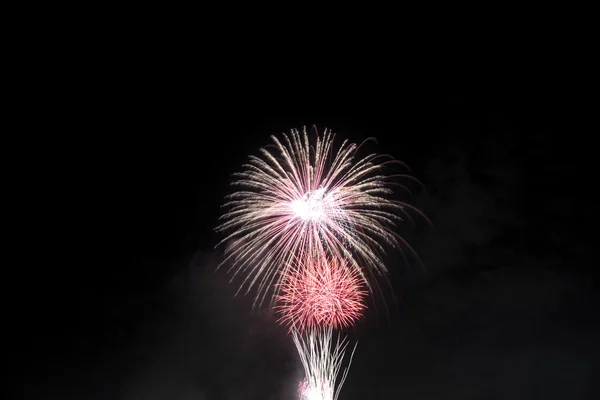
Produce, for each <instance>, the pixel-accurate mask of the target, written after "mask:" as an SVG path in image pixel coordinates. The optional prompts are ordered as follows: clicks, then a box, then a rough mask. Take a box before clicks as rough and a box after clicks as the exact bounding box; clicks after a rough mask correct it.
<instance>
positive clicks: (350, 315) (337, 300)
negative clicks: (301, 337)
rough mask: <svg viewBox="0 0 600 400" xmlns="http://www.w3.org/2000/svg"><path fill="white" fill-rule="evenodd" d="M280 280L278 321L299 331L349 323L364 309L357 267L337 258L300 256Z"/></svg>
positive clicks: (356, 318) (277, 299)
mask: <svg viewBox="0 0 600 400" xmlns="http://www.w3.org/2000/svg"><path fill="white" fill-rule="evenodd" d="M295 265H296V266H295V267H290V268H289V269H288V271H287V273H286V274H285V276H283V277H282V279H281V280H280V284H279V295H278V296H277V298H276V303H275V304H276V305H275V309H276V310H277V311H278V313H279V314H280V315H281V317H280V319H279V322H283V323H286V324H288V325H289V326H290V330H291V329H294V328H295V329H296V330H298V331H300V332H302V331H304V330H306V329H312V328H345V327H348V326H351V325H352V324H354V322H356V321H357V320H358V319H359V318H360V317H361V316H362V312H363V311H364V309H365V303H364V300H365V297H366V296H367V294H368V292H367V291H366V290H364V289H363V287H364V285H363V280H362V278H361V276H360V274H359V273H358V272H357V270H356V269H354V268H352V267H350V266H349V265H348V263H347V262H345V261H339V260H338V259H336V258H319V259H312V260H311V259H309V260H307V261H302V260H300V261H299V262H298V263H297V264H295Z"/></svg>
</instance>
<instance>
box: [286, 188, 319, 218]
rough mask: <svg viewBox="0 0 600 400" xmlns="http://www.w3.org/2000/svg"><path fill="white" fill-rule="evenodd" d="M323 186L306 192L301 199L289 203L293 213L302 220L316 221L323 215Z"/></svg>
mask: <svg viewBox="0 0 600 400" xmlns="http://www.w3.org/2000/svg"><path fill="white" fill-rule="evenodd" d="M324 198H325V188H319V189H317V190H315V191H314V192H312V193H311V192H308V193H306V194H305V195H304V196H302V198H301V199H298V200H294V201H293V202H292V203H291V207H292V210H293V212H294V214H295V215H296V216H297V217H299V218H301V219H302V220H304V221H314V222H318V221H320V220H321V219H322V218H323V217H324V216H325V210H324V207H323V205H324V204H323V203H324V201H323V200H324Z"/></svg>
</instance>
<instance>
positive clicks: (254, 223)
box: [217, 129, 418, 304]
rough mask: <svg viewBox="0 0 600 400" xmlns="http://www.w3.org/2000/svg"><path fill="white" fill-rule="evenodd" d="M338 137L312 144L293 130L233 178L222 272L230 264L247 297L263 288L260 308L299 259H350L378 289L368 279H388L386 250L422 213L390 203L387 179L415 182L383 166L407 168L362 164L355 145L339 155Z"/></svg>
mask: <svg viewBox="0 0 600 400" xmlns="http://www.w3.org/2000/svg"><path fill="white" fill-rule="evenodd" d="M334 138H335V135H334V134H333V133H332V132H331V131H328V130H325V132H324V134H323V135H322V136H321V135H319V134H318V133H317V134H316V136H315V140H313V141H312V142H311V141H310V140H309V138H308V134H307V132H306V129H304V130H303V132H302V134H301V133H300V132H298V131H297V130H292V131H291V134H289V135H286V134H284V135H283V139H282V140H280V139H278V138H277V137H275V136H272V140H273V143H274V144H273V145H271V146H270V148H263V149H261V150H260V151H261V154H262V157H256V156H250V160H249V162H248V163H247V164H245V165H244V171H243V172H240V173H238V174H235V178H236V179H235V180H234V182H233V185H234V186H236V187H237V191H236V192H234V193H232V194H231V195H229V196H228V202H227V203H226V204H225V207H226V208H227V209H228V210H227V212H226V213H225V214H223V216H222V217H221V224H220V225H219V226H218V227H217V231H219V232H227V236H226V237H225V238H224V239H223V240H222V241H221V243H227V247H226V249H225V259H224V260H223V262H222V263H221V265H223V264H225V263H227V264H229V266H230V270H232V271H234V277H235V276H236V275H237V274H241V275H244V278H243V282H242V283H241V285H240V289H239V290H242V288H244V287H245V288H246V293H248V292H249V291H250V290H251V289H252V288H253V287H254V286H255V285H256V286H258V290H257V294H256V297H255V304H256V303H258V302H260V303H262V301H263V300H264V298H265V296H266V295H267V293H268V291H269V288H271V287H273V284H274V283H277V280H278V279H279V277H281V276H285V275H286V274H285V273H283V274H278V273H277V272H282V270H283V272H285V269H286V268H287V266H288V265H290V262H291V261H292V259H293V258H295V257H297V258H304V257H306V255H310V256H311V257H316V258H324V257H327V256H333V257H335V258H339V259H347V260H349V261H348V262H349V263H350V264H351V266H352V267H353V268H355V269H356V270H357V271H359V272H360V274H361V275H362V277H363V279H364V281H365V283H366V284H367V286H368V287H369V289H372V287H371V283H370V280H369V279H367V275H368V274H371V273H373V272H374V271H377V272H378V275H384V274H385V272H387V269H386V267H385V265H384V263H383V261H382V256H383V255H384V254H385V248H384V246H388V247H395V248H398V247H399V245H400V244H405V245H406V243H405V242H404V241H403V239H402V238H401V237H400V236H399V235H397V234H396V233H395V232H394V228H395V225H396V224H397V223H398V222H401V221H404V220H405V219H408V220H409V221H412V219H411V217H410V215H409V213H408V212H407V211H408V210H414V211H417V212H418V210H416V209H415V208H414V207H412V206H410V205H408V204H405V203H402V202H399V201H394V200H391V199H389V198H388V197H389V196H388V195H389V194H391V193H392V191H391V189H390V185H391V184H392V182H389V179H390V178H407V179H413V180H415V179H414V178H412V177H411V176H409V175H406V174H399V175H398V174H397V175H391V176H388V175H384V174H383V167H384V165H386V164H390V163H396V164H400V165H404V164H402V163H401V162H399V161H397V160H389V159H388V160H387V161H384V162H378V160H380V159H381V157H388V158H391V157H389V156H378V155H376V154H370V155H367V156H366V157H363V158H357V157H356V155H357V151H358V149H359V148H360V146H357V145H356V144H354V143H350V142H348V141H344V142H343V143H342V144H341V145H340V146H339V147H338V148H337V150H334V146H333V143H334ZM415 181H416V180H415ZM393 184H394V185H396V186H397V187H400V188H402V189H405V190H407V191H408V189H407V188H406V187H405V186H403V185H401V184H399V183H398V182H397V181H396V182H393ZM405 248H406V249H408V250H410V246H408V245H406V246H405ZM362 268H364V270H363V269H362ZM232 279H233V277H232ZM274 296H276V293H275V294H274Z"/></svg>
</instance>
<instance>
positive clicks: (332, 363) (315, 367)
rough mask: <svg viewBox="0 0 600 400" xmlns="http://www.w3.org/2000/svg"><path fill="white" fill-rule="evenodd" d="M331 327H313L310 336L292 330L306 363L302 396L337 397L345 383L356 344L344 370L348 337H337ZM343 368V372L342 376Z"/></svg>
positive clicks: (310, 399)
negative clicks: (304, 336)
mask: <svg viewBox="0 0 600 400" xmlns="http://www.w3.org/2000/svg"><path fill="white" fill-rule="evenodd" d="M333 336H334V333H333V329H332V328H325V329H318V328H315V329H312V330H311V331H310V332H309V333H308V335H307V338H306V339H305V338H303V336H302V335H301V334H300V333H299V332H297V331H296V330H293V331H292V337H293V338H294V344H295V345H296V348H297V349H298V354H299V355H300V359H301V361H302V366H303V367H304V373H305V376H306V377H305V379H304V381H302V382H300V387H299V393H298V395H299V398H300V400H336V399H337V398H338V396H339V393H340V390H341V388H342V386H343V385H344V381H345V380H346V376H347V374H348V369H349V367H350V364H351V363H352V357H353V356H354V351H355V350H356V345H355V346H354V348H353V349H352V353H351V355H350V359H349V361H348V365H347V366H346V368H344V369H343V370H342V366H343V363H344V358H345V357H344V356H345V353H346V348H347V347H348V341H347V340H346V339H345V338H344V339H340V338H339V337H338V338H337V340H335V341H334V338H333ZM340 372H341V376H340Z"/></svg>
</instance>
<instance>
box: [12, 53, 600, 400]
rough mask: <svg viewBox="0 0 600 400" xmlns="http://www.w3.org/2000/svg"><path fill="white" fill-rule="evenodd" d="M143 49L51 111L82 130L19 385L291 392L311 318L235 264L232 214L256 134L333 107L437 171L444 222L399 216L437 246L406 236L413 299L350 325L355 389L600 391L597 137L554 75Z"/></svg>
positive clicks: (467, 395) (179, 394) (31, 299)
mask: <svg viewBox="0 0 600 400" xmlns="http://www.w3.org/2000/svg"><path fill="white" fill-rule="evenodd" d="M177 61H182V60H177ZM182 62H183V61H182ZM286 62H288V61H285V62H282V63H283V64H285V63H286ZM289 62H292V61H289ZM160 65H162V64H160ZM325 65H326V64H325ZM109 67H110V68H109ZM123 68H125V67H122V66H118V65H111V66H108V65H107V67H106V69H105V71H107V70H110V71H112V72H107V73H106V74H100V75H98V76H97V78H94V79H93V80H92V81H93V83H90V84H85V85H83V86H82V87H80V88H78V89H76V90H74V92H73V93H74V94H73V96H74V98H73V99H72V102H73V103H74V104H75V105H74V106H73V109H72V110H68V112H65V113H64V114H62V113H61V116H63V117H65V118H64V119H63V118H61V116H54V118H52V119H51V120H49V123H51V124H52V125H53V126H54V128H53V131H57V132H58V131H60V130H63V131H65V132H67V131H68V132H75V135H74V136H69V137H67V136H66V135H65V136H62V135H61V134H59V133H57V134H56V136H55V137H54V138H52V139H48V144H49V147H47V148H46V149H45V148H44V146H43V145H40V146H41V147H40V149H39V151H40V152H45V151H46V150H47V152H48V153H49V154H46V157H47V158H46V159H48V160H49V161H48V163H46V164H44V163H41V164H40V165H39V166H37V167H36V168H37V170H36V172H35V175H36V176H37V178H38V181H39V182H40V185H39V187H38V189H37V190H36V196H35V197H34V198H33V199H30V200H31V203H30V204H32V205H31V209H32V211H31V212H32V213H33V209H35V212H36V215H39V217H36V218H34V221H33V222H31V223H30V224H29V225H28V228H27V232H28V233H27V234H26V236H24V237H25V238H26V241H27V248H28V249H29V250H28V251H29V253H24V254H22V257H21V258H20V260H19V261H20V265H19V271H20V272H19V273H20V276H21V278H20V279H21V280H20V282H26V283H21V284H19V287H22V290H21V295H20V296H19V297H18V300H14V301H15V302H16V304H17V305H18V307H14V308H15V310H16V312H15V314H16V315H18V320H17V322H16V323H15V324H14V327H19V328H18V329H16V330H17V331H18V332H19V333H18V335H17V336H19V338H20V339H21V340H19V341H18V342H19V343H23V345H22V346H17V348H16V350H18V351H17V354H19V356H18V361H17V363H16V365H17V367H16V368H15V371H18V373H19V374H20V376H19V377H20V378H23V379H22V382H23V385H20V386H19V388H20V389H19V390H18V391H19V393H18V394H19V397H20V398H33V399H35V398H38V399H53V398H57V399H58V398H64V399H123V400H159V399H160V400H162V399H165V400H167V399H170V400H179V399H182V400H184V399H185V400H191V399H195V400H204V399H224V400H234V399H235V400H237V399H241V400H254V399H257V400H258V399H265V400H268V399H284V400H285V399H293V398H294V394H295V389H296V385H297V383H298V381H299V380H300V379H301V377H302V370H301V366H300V363H299V360H298V358H297V355H296V352H295V348H294V346H293V343H292V340H291V338H290V337H289V336H287V335H286V331H285V329H283V328H281V327H280V326H278V325H277V323H276V322H275V319H274V318H273V316H272V315H271V314H270V313H269V312H268V310H267V309H259V310H252V304H251V302H252V296H251V295H249V296H245V297H244V296H241V297H235V298H234V296H233V295H234V292H235V289H236V287H235V284H229V282H228V276H227V274H226V272H225V271H222V270H219V271H218V272H217V271H215V270H216V266H217V264H218V263H219V260H220V258H221V255H222V249H219V248H217V249H216V250H215V249H214V246H215V245H216V244H217V243H218V241H219V240H220V238H221V237H220V236H219V235H218V234H216V233H215V232H214V228H215V226H216V225H217V218H218V216H219V215H220V213H221V208H220V205H221V204H222V203H223V199H224V196H225V195H226V194H228V193H229V192H230V190H231V189H230V187H229V184H230V182H231V175H232V173H234V172H236V171H239V170H240V168H241V166H242V164H243V163H244V162H245V160H246V159H247V157H248V155H250V154H257V151H258V149H259V148H260V147H261V146H264V145H266V144H268V143H269V140H270V139H269V136H270V135H272V134H275V135H279V134H281V133H282V132H288V131H289V130H290V129H291V128H302V127H303V126H307V127H309V128H310V127H311V126H312V125H313V124H315V125H316V126H317V127H318V129H319V130H320V131H322V130H323V129H325V128H328V129H332V130H333V131H334V132H336V133H337V135H338V140H341V139H349V140H351V141H353V142H358V143H360V142H362V140H364V139H365V138H367V137H370V136H373V137H375V138H376V139H377V144H374V143H372V144H370V145H369V149H370V150H373V151H376V152H380V153H388V154H391V155H393V156H394V157H396V158H398V159H400V160H402V161H404V162H406V163H407V164H408V165H410V167H411V168H412V171H413V174H414V175H415V176H416V177H417V178H418V179H419V180H421V182H422V183H423V185H424V190H423V189H419V188H418V186H415V187H414V189H415V196H414V197H413V198H411V199H409V201H410V202H411V204H414V205H415V206H417V207H419V208H420V209H421V210H422V211H423V212H424V213H425V214H426V215H427V216H428V217H429V218H430V219H431V221H432V223H433V226H428V225H427V224H426V222H425V221H424V220H422V219H419V218H416V219H415V222H416V224H415V226H414V227H413V228H411V227H410V226H402V227H400V228H399V232H401V233H402V234H404V235H405V237H406V239H407V241H408V242H409V243H410V244H411V245H412V246H413V248H414V249H415V250H416V252H417V253H418V254H419V256H420V257H421V259H422V265H420V264H418V263H417V262H411V263H409V264H406V263H403V262H401V259H399V258H394V257H391V258H390V261H389V268H390V270H392V274H391V281H392V285H393V289H394V295H395V297H396V300H395V301H394V300H393V298H392V296H390V297H389V298H388V300H389V302H388V303H387V304H388V307H389V309H388V312H387V313H386V312H385V311H384V310H383V309H382V308H375V307H371V309H370V311H369V313H368V314H367V316H366V317H365V319H364V321H362V322H361V323H360V324H359V325H358V326H357V327H356V328H355V329H354V330H352V331H351V332H349V335H350V337H351V338H352V340H359V344H358V347H357V351H356V354H355V357H354V361H353V364H352V367H351V369H350V373H349V375H348V379H347V381H346V384H345V385H344V388H343V390H342V392H341V395H340V398H339V399H340V400H351V399H395V398H402V399H405V400H412V399H567V398H568V399H591V398H593V397H594V393H595V395H596V396H599V395H600V391H599V386H598V384H597V379H596V380H595V379H593V373H594V371H596V372H597V371H599V369H598V367H599V361H598V355H599V354H598V337H600V326H599V324H598V318H597V314H598V307H599V306H600V301H599V299H598V295H597V280H596V271H595V267H596V265H595V262H594V260H595V257H592V251H591V249H590V247H588V246H587V245H586V243H587V242H588V241H590V238H591V235H593V233H591V232H595V231H597V226H594V225H593V224H592V223H591V222H589V221H590V216H591V215H592V213H593V210H592V209H591V203H592V201H593V199H594V195H593V193H592V192H593V191H594V190H595V184H594V181H595V180H597V178H596V177H591V173H590V171H591V169H590V168H591V166H592V161H593V156H592V154H593V150H592V148H593V144H592V142H591V141H592V140H595V139H591V138H588V137H587V136H586V135H588V134H591V133H593V132H591V131H588V132H581V131H579V130H578V129H575V128H574V127H573V126H572V125H570V122H569V120H570V118H572V114H571V108H570V105H569V98H568V97H567V96H565V95H564V94H562V93H559V92H558V91H556V90H555V88H554V87H552V86H548V85H545V84H543V83H539V84H538V85H535V86H533V85H528V82H529V81H528V80H527V79H525V78H522V80H519V81H516V80H513V79H508V78H507V79H506V81H496V80H495V79H493V77H488V78H487V79H486V80H482V81H479V82H473V83H472V84H470V85H469V86H468V87H467V85H466V84H465V85H463V86H461V83H460V82H455V83H457V84H458V86H457V87H455V88H454V89H446V88H443V87H442V86H436V85H434V84H433V83H430V82H429V83H428V80H427V79H416V78H414V76H412V75H410V74H409V76H406V75H405V76H404V77H403V76H397V75H393V74H391V73H390V74H389V75H386V76H385V77H384V76H381V75H379V74H378V73H377V71H371V72H369V74H368V77H362V78H360V79H359V77H358V76H349V77H347V78H342V77H341V76H338V77H336V78H337V79H330V77H331V78H333V77H335V75H336V72H335V71H330V72H329V73H328V76H327V77H321V78H319V79H318V80H317V79H312V78H303V79H300V78H298V79H295V78H294V77H293V76H286V75H285V74H281V75H277V76H269V77H268V78H265V76H264V74H263V75H261V76H260V77H258V76H252V74H250V73H248V74H247V75H245V76H243V77H242V76H236V77H231V76H230V75H227V74H226V73H225V72H222V71H220V70H219V67H218V66H212V67H209V70H208V71H206V70H205V71H203V72H202V74H201V75H200V74H199V73H198V74H195V73H194V71H193V70H192V69H191V68H190V67H187V68H183V69H180V68H177V67H176V66H174V65H168V66H165V67H164V68H162V67H160V68H159V67H157V66H153V67H148V66H147V65H144V64H143V65H136V67H131V68H129V67H127V68H125V69H123ZM306 68H308V69H312V70H314V69H318V68H325V67H324V65H321V64H320V62H317V61H314V62H311V63H307V64H306ZM100 69H101V68H100ZM101 70H102V69H101ZM115 71H116V72H115ZM313 72H314V71H313ZM424 75H426V74H424ZM392 76H393V78H392ZM90 93H92V95H91V94H90ZM67 115H68V116H69V118H66V116H67ZM50 144H51V147H50ZM28 254H29V255H28ZM31 254H35V256H32V255H31ZM413 261H414V260H413ZM6 284H8V285H10V283H5V285H6ZM5 345H7V346H10V345H9V344H8V343H6V344H5ZM13 350H15V349H13ZM21 371H23V373H22V374H21ZM19 382H21V380H19Z"/></svg>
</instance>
